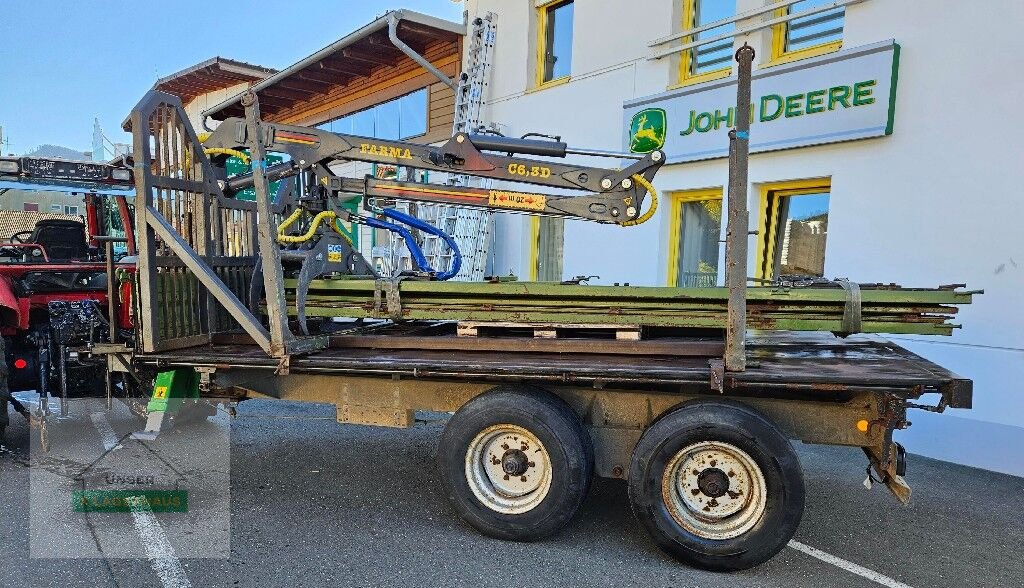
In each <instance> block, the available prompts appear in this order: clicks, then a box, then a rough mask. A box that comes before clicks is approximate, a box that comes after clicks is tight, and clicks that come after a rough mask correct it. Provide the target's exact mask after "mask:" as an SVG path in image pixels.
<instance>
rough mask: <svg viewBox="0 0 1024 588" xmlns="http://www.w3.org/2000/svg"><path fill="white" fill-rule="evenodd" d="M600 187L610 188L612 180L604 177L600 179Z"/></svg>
mask: <svg viewBox="0 0 1024 588" xmlns="http://www.w3.org/2000/svg"><path fill="white" fill-rule="evenodd" d="M601 187H602V188H604V189H605V190H607V189H608V188H611V187H612V181H611V180H609V179H608V178H605V179H603V180H601Z"/></svg>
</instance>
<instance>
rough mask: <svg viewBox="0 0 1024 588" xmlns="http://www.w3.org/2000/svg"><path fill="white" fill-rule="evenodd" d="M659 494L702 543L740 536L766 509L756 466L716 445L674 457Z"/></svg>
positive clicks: (695, 447)
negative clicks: (703, 541)
mask: <svg viewBox="0 0 1024 588" xmlns="http://www.w3.org/2000/svg"><path fill="white" fill-rule="evenodd" d="M661 493H662V499H663V500H664V502H665V506H666V507H668V511H669V513H670V514H671V515H672V518H673V520H675V521H676V522H677V523H678V524H679V525H680V526H682V527H683V528H684V529H686V530H687V531H688V532H690V533H692V534H694V535H697V536H698V537H702V538H704V539H713V540H725V539H732V538H734V537H739V536H740V535H742V534H744V533H746V532H747V531H749V530H750V529H752V528H753V527H754V525H756V524H757V523H758V521H760V520H761V518H762V517H763V516H764V513H765V509H766V507H767V502H766V497H767V488H766V484H765V479H764V473H763V472H762V471H761V468H760V467H759V466H758V465H757V462H755V461H754V459H753V458H752V457H750V455H749V454H747V453H746V452H745V451H743V450H742V449H740V448H739V447H736V446H735V445H730V444H728V443H722V442H718V441H702V442H699V443H694V444H692V445H689V446H687V447H685V448H684V449H682V450H681V451H679V452H678V453H676V454H675V455H674V456H672V459H671V460H669V463H668V465H667V466H666V467H665V473H664V475H663V476H662V484H661Z"/></svg>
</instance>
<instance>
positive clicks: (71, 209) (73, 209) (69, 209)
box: [64, 206, 78, 214]
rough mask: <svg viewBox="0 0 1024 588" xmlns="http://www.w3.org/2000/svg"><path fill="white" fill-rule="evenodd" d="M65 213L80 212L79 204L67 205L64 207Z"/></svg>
mask: <svg viewBox="0 0 1024 588" xmlns="http://www.w3.org/2000/svg"><path fill="white" fill-rule="evenodd" d="M64 214H78V207H77V206H65V207H64Z"/></svg>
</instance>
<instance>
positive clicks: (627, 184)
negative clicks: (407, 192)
mask: <svg viewBox="0 0 1024 588" xmlns="http://www.w3.org/2000/svg"><path fill="white" fill-rule="evenodd" d="M622 187H623V188H625V189H626V190H628V189H630V188H632V187H633V180H631V179H629V178H626V179H624V180H622Z"/></svg>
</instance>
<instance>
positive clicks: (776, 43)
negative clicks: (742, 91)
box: [761, 6, 846, 67]
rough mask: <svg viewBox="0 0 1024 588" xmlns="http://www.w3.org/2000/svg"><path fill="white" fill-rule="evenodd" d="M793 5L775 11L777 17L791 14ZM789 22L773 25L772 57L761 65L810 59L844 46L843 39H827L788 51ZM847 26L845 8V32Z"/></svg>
mask: <svg viewBox="0 0 1024 588" xmlns="http://www.w3.org/2000/svg"><path fill="white" fill-rule="evenodd" d="M790 8H792V6H786V7H784V8H780V9H778V10H776V11H775V17H777V18H781V17H784V16H786V15H787V14H789V9H790ZM789 22H790V21H788V20H787V21H785V22H780V23H779V24H777V25H772V58H771V61H769V62H768V63H765V64H763V65H762V66H761V67H771V66H773V65H782V64H783V63H792V62H794V61H800V60H801V59H810V58H811V57H817V56H819V55H825V54H826V53H834V52H836V51H839V50H840V49H842V48H843V40H842V39H839V40H838V41H827V42H825V43H821V44H819V45H814V46H812V47H804V48H803V49H797V50H796V51H786V30H787V29H788V28H789ZM845 26H846V10H845V9H844V10H843V27H844V32H845Z"/></svg>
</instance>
